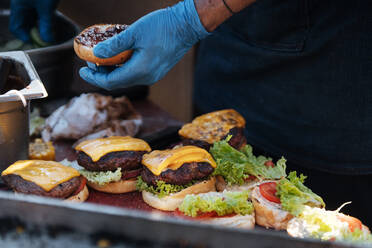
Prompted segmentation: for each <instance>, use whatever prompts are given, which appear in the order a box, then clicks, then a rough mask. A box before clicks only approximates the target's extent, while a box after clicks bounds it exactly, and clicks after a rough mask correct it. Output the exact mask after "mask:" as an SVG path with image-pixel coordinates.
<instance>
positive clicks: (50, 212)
mask: <svg viewBox="0 0 372 248" xmlns="http://www.w3.org/2000/svg"><path fill="white" fill-rule="evenodd" d="M0 209H1V210H0V223H1V225H0V226H2V227H3V228H2V230H1V233H0V241H1V237H3V242H4V237H5V236H6V233H7V232H9V233H11V232H12V231H14V230H12V228H11V226H12V225H13V229H14V228H16V227H14V226H22V228H25V230H26V231H27V232H25V233H23V234H20V235H19V236H18V237H17V238H15V239H13V243H12V244H14V242H16V243H17V242H19V243H20V244H21V242H23V243H24V242H25V241H24V239H25V238H27V237H28V238H30V237H33V238H34V239H33V242H34V243H33V244H34V245H32V247H39V246H41V245H42V244H44V245H45V244H47V245H45V247H65V246H62V245H66V242H62V243H60V245H61V246H59V245H58V244H59V243H58V242H61V241H60V240H68V241H69V242H71V240H76V242H79V245H78V244H77V243H76V246H74V247H89V246H91V245H92V246H94V245H96V244H97V243H96V242H97V240H99V239H101V238H104V239H109V240H111V242H113V244H115V245H114V246H112V247H117V246H118V247H257V248H261V247H262V248H264V247H265V248H266V247H278V248H280V247H283V248H284V247H285V248H287V247H291V248H305V247H306V248H323V247H333V248H345V247H352V246H348V245H346V244H341V243H336V242H319V241H317V240H311V239H296V238H292V237H289V236H288V235H287V234H286V233H285V232H278V231H273V230H265V229H263V228H256V229H254V230H241V229H232V228H224V227H219V226H210V225H205V224H200V223H197V222H191V221H186V220H182V219H178V218H173V217H169V216H167V215H165V214H161V213H148V212H142V211H136V210H130V209H123V208H117V207H110V206H103V205H97V204H91V203H83V204H76V203H68V202H63V201H60V200H55V199H50V198H44V197H37V196H30V195H15V194H13V193H11V192H5V191H0ZM14 223H17V224H14ZM4 227H7V229H6V230H5V231H4ZM8 227H9V228H8ZM17 228H18V227H17ZM17 228H16V229H17ZM22 228H21V230H23V229H22ZM18 229H19V228H18ZM35 230H39V231H35ZM40 230H46V231H44V232H43V231H40ZM18 233H19V232H18ZM30 233H31V234H30ZM42 235H46V236H48V237H49V238H45V237H44V238H43V239H41V238H39V236H42ZM22 236H23V238H22ZM35 237H36V238H35ZM64 237H67V239H66V238H65V239H64ZM40 242H41V243H40ZM3 245H6V243H3ZM3 245H2V247H6V246H3ZM13 247H14V246H13ZM29 247H30V246H29Z"/></svg>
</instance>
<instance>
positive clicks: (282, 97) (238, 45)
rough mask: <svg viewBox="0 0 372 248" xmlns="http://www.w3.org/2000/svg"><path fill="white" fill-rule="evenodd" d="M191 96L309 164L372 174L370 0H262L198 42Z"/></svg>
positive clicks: (256, 140) (261, 144) (258, 143)
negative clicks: (231, 112)
mask: <svg viewBox="0 0 372 248" xmlns="http://www.w3.org/2000/svg"><path fill="white" fill-rule="evenodd" d="M194 89H195V92H194V102H195V104H196V108H197V109H199V110H200V111H202V112H209V111H213V110H218V109H223V108H234V109H236V110H237V111H239V112H240V113H241V114H242V115H244V117H245V118H246V121H247V125H246V128H247V134H246V135H247V138H248V142H249V143H251V144H252V145H254V146H255V147H258V148H260V149H262V150H265V151H267V152H268V153H270V154H273V155H274V156H281V155H283V156H285V157H286V158H287V159H288V160H289V161H290V162H291V163H293V164H296V165H299V166H302V167H304V168H308V169H309V168H310V169H316V170H322V171H326V172H331V173H338V174H354V175H357V174H372V1H369V0H355V1H345V0H332V1H330V0H286V1H279V0H257V2H256V3H254V4H253V5H252V6H250V7H248V8H246V9H245V10H243V11H242V12H240V13H239V14H237V15H235V16H233V17H232V18H230V19H229V20H228V21H227V22H225V23H224V24H223V25H221V26H220V27H219V28H218V29H217V30H216V31H215V32H214V33H213V34H212V35H211V36H209V37H208V38H207V39H205V40H203V41H202V42H201V44H200V47H199V50H198V58H197V66H196V71H195V87H194Z"/></svg>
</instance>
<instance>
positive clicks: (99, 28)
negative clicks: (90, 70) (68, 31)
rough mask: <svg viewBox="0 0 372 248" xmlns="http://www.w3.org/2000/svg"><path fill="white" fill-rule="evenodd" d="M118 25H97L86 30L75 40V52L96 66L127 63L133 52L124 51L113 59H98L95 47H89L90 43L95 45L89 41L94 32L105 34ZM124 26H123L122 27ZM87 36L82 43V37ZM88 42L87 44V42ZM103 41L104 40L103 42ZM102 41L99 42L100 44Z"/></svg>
mask: <svg viewBox="0 0 372 248" xmlns="http://www.w3.org/2000/svg"><path fill="white" fill-rule="evenodd" d="M116 25H118V24H96V25H93V26H90V27H87V28H86V29H84V30H83V31H82V32H81V33H80V34H79V35H78V36H77V37H76V38H75V39H74V50H75V53H76V55H77V56H78V57H79V58H81V59H83V60H85V61H88V62H92V63H94V64H96V65H119V64H122V63H124V62H125V61H127V60H128V59H129V58H130V56H131V55H132V52H133V50H126V51H123V52H121V53H119V54H117V55H115V56H113V57H111V58H98V57H96V56H95V55H94V54H93V48H94V45H93V46H92V45H89V44H88V43H91V42H92V43H93V41H89V38H90V36H88V33H89V34H93V35H94V32H97V33H100V34H103V33H105V31H106V30H107V29H110V28H113V27H115V26H116ZM121 26H123V25H121ZM83 35H84V36H85V39H84V41H83V42H82V41H81V39H80V38H81V37H82V36H83ZM86 40H88V41H87V42H85V41H86ZM102 41H103V40H102ZM99 42H100V41H98V43H99Z"/></svg>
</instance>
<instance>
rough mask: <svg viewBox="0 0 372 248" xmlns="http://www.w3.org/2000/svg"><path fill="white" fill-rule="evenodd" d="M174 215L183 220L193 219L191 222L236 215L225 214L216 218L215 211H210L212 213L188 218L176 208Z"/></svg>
mask: <svg viewBox="0 0 372 248" xmlns="http://www.w3.org/2000/svg"><path fill="white" fill-rule="evenodd" d="M174 214H175V215H177V216H180V217H182V218H185V219H193V220H205V219H210V218H222V217H232V216H235V215H236V214H227V215H224V216H218V214H217V212H216V211H212V212H206V213H198V216H196V217H190V216H187V215H185V214H184V213H182V212H181V211H180V210H179V209H178V208H177V209H176V210H175V211H174Z"/></svg>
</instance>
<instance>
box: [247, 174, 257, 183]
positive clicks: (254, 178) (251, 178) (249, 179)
mask: <svg viewBox="0 0 372 248" xmlns="http://www.w3.org/2000/svg"><path fill="white" fill-rule="evenodd" d="M256 179H257V177H255V176H252V175H250V176H249V177H247V178H246V179H244V181H245V182H250V181H254V180H256Z"/></svg>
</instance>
